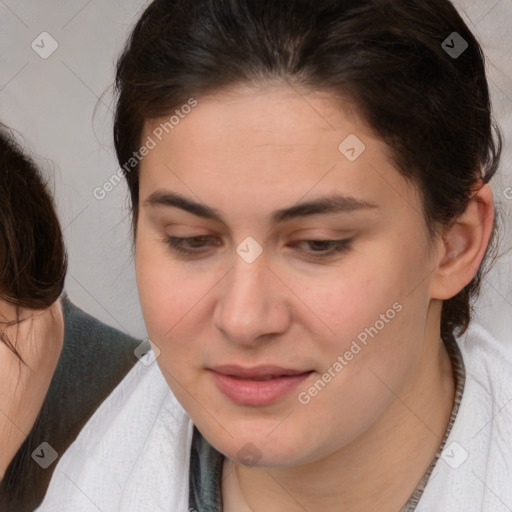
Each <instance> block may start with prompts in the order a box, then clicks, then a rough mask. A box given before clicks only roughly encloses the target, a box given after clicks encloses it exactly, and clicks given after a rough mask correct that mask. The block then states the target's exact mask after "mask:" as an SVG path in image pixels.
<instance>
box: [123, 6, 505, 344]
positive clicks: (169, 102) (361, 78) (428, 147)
mask: <svg viewBox="0 0 512 512" xmlns="http://www.w3.org/2000/svg"><path fill="white" fill-rule="evenodd" d="M454 32H457V34H458V37H460V38H462V40H464V41H465V42H466V43H467V45H468V47H467V49H465V51H463V52H462V54H460V55H454V54H453V53H452V54H449V53H448V52H447V51H445V48H446V43H445V44H443V42H444V41H448V44H449V46H450V47H452V48H453V47H454V46H455V43H454V40H453V39H450V37H452V38H453V33H454ZM457 44H458V45H459V48H460V47H461V40H460V39H459V40H458V42H457ZM268 80H280V81H282V82H283V83H287V84H290V85H293V86H298V87H302V86H303V87H306V88H308V89H311V90H322V91H329V92H332V93H333V94H334V95H335V96H338V97H340V98H342V99H346V98H349V99H350V100H351V101H352V102H353V104H354V105H355V106H356V107H357V110H358V112H359V113H360V114H361V116H362V117H363V119H365V121H366V122H367V123H368V124H369V125H370V126H371V127H372V128H373V129H374V131H375V132H376V133H377V134H378V135H379V136H380V137H381V138H382V139H383V140H384V141H385V142H386V143H387V144H388V146H389V147H390V148H391V150H392V154H393V159H394V161H395V163H396V165H397V168H398V169H399V171H400V172H401V173H402V174H403V176H405V177H406V178H407V179H408V180H410V181H411V182H413V183H414V184H415V185H416V186H417V187H418V190H419V191H420V193H421V196H422V200H423V207H424V217H425V224H426V227H427V228H428V231H429V233H430V235H431V237H433V236H434V235H436V234H439V233H440V232H441V230H442V229H443V228H445V227H447V226H449V225H450V223H451V222H453V220H454V219H455V218H456V217H457V216H458V215H460V214H461V213H462V212H463V211H464V210H465V208H466V206H467V204H468V201H469V198H470V197H471V196H472V194H473V192H474V186H475V185H476V183H477V182H478V180H479V179H482V180H483V182H484V183H487V182H489V180H490V179H491V178H492V176H493V175H494V173H495V172H496V170H497V167H498V163H499V157H500V153H501V134H500V130H499V128H498V127H497V126H496V124H495V123H494V121H493V119H492V116H491V106H490V101H489V91H488V84H487V80H486V76H485V64H484V55H483V52H482V49H481V47H480V45H479V43H478V42H477V40H476V39H475V37H474V36H473V34H472V33H471V32H470V30H469V28H468V27H467V25H466V24H465V23H464V21H463V20H462V18H461V17H460V15H459V14H458V13H457V11H456V9H455V7H454V6H453V5H452V3H451V2H449V1H448V0H431V1H428V2H425V1H423V0H155V1H153V2H152V3H151V4H150V5H149V7H148V8H147V9H146V10H145V12H144V13H143V14H142V17H141V18H140V20H139V21H138V23H137V24H136V26H135V28H134V30H133V32H132V34H131V36H130V39H129V41H128V42H127V45H126V47H125V49H124V52H123V54H122V55H121V57H120V59H119V61H118V64H117V74H116V91H117V94H118V97H117V105H116V112H115V121H114V142H115V148H116V152H117V158H118V160H119V163H120V165H121V166H122V167H123V166H125V164H126V162H128V161H129V160H130V158H131V157H132V155H133V153H134V152H135V151H137V150H138V149H139V146H140V143H141V133H142V129H143V125H144V123H145V121H146V120H148V119H152V118H158V117H161V116H164V115H167V114H169V113H171V112H172V111H173V109H175V108H176V107H178V106H180V105H183V104H185V103H186V102H187V100H188V99H189V98H191V97H196V98H199V99H200V97H201V95H205V94H211V93H215V92H219V91H222V90H223V89H227V88H230V87H232V86H235V85H239V84H252V83H258V82H261V81H268ZM125 169H126V167H125ZM125 176H126V179H127V181H128V186H129V189H130V195H131V201H132V212H133V226H134V235H136V223H137V215H138V199H139V166H138V165H135V166H134V168H133V169H132V170H131V171H130V172H126V170H125ZM495 228H496V226H495V227H494V229H493V234H494V232H495V230H496V229H495ZM491 247H492V243H490V244H489V247H488V249H487V253H486V258H485V259H484V262H483V263H482V265H481V266H480V269H479V270H478V272H477V273H476V275H475V277H474V279H473V280H472V281H471V282H470V283H469V284H468V285H467V286H466V287H465V288H464V289H463V290H461V291H460V293H458V294H457V295H456V296H455V297H453V298H451V299H449V300H446V301H444V303H443V309H442V318H441V335H442V336H448V335H453V333H454V331H455V329H456V328H458V329H459V333H458V334H461V333H463V332H464V331H465V330H466V328H467V326H468V324H469V321H470V318H471V308H472V304H471V299H472V298H473V297H475V296H476V295H477V294H478V290H479V286H480V282H481V278H482V272H483V268H484V264H485V262H486V261H487V256H488V253H489V251H490V250H491Z"/></svg>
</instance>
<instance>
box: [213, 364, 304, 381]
mask: <svg viewBox="0 0 512 512" xmlns="http://www.w3.org/2000/svg"><path fill="white" fill-rule="evenodd" d="M211 370H213V371H214V372H216V373H220V374H222V375H229V376H231V377H238V378H242V379H257V378H261V377H282V376H292V375H302V374H304V373H308V372H309V371H311V370H292V369H290V368H283V367H281V366H270V365H266V366H253V367H252V368H244V367H242V366H237V365H221V366H214V367H212V368H211Z"/></svg>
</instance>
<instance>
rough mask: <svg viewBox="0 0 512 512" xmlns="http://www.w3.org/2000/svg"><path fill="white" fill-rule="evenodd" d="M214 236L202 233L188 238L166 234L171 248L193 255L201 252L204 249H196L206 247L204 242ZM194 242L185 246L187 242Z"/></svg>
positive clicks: (177, 251) (166, 239) (179, 252)
mask: <svg viewBox="0 0 512 512" xmlns="http://www.w3.org/2000/svg"><path fill="white" fill-rule="evenodd" d="M210 238H213V237H211V236H208V235H201V236H189V237H186V238H179V237H176V236H166V237H165V242H166V243H167V244H168V245H169V246H170V247H171V250H172V251H174V252H176V253H178V254H184V255H193V254H198V253H199V252H204V251H197V250H195V249H202V248H203V247H204V242H205V241H207V240H208V239H210ZM190 242H192V244H191V245H188V247H186V246H184V244H185V243H187V244H189V243H190Z"/></svg>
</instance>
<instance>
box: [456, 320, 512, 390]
mask: <svg viewBox="0 0 512 512" xmlns="http://www.w3.org/2000/svg"><path fill="white" fill-rule="evenodd" d="M457 344H458V346H459V348H460V350H461V353H462V355H463V358H464V364H465V367H466V373H467V376H468V377H469V378H475V379H477V380H478V382H479V384H480V385H481V386H482V387H483V388H485V389H486V390H487V392H488V393H492V394H494V395H495V396H496V394H502V392H508V393H510V383H511V382H512V380H511V379H512V340H510V341H508V340H501V339H497V338H496V337H495V336H493V335H492V334H491V333H490V332H489V331H488V330H487V329H485V328H484V327H483V326H482V325H480V324H478V323H475V322H471V323H470V325H469V327H468V329H467V331H466V332H465V333H464V334H463V335H462V336H460V337H459V338H458V339H457ZM505 384H506V386H505ZM503 386H505V387H506V389H505V388H504V387H503Z"/></svg>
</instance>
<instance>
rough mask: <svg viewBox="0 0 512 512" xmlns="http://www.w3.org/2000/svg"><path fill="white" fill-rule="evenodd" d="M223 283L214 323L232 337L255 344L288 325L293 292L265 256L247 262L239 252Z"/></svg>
mask: <svg viewBox="0 0 512 512" xmlns="http://www.w3.org/2000/svg"><path fill="white" fill-rule="evenodd" d="M222 283H223V285H222V289H221V291H220V295H219V299H218V301H217V304H216V306H215V311H214V324H215V326H216V327H217V328H218V329H219V330H220V331H222V333H223V335H224V336H225V337H226V338H227V339H228V340H229V341H231V342H232V343H236V344H239V345H244V346H248V347H250V346H256V345H259V344H261V343H262V342H263V341H266V340H269V339H271V338H273V337H275V335H278V334H280V333H283V332H285V331H286V330H287V329H288V327H289V323H290V318H291V311H290V307H289V306H290V302H289V297H288V295H289V294H290V293H291V292H290V291H289V290H288V289H287V288H286V286H284V285H283V283H282V282H281V280H280V279H278V278H277V277H276V275H275V273H274V272H273V271H272V270H271V269H270V268H269V267H268V266H267V262H266V260H265V258H264V257H262V256H260V257H259V258H257V259H256V260H255V261H253V262H252V263H247V262H246V261H244V260H243V259H242V258H240V257H239V256H238V255H236V258H235V263H234V267H233V269H232V270H231V271H230V272H229V273H228V275H227V276H226V277H225V279H224V280H223V281H222ZM287 294H288V295H287ZM272 335H274V336H272Z"/></svg>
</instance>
